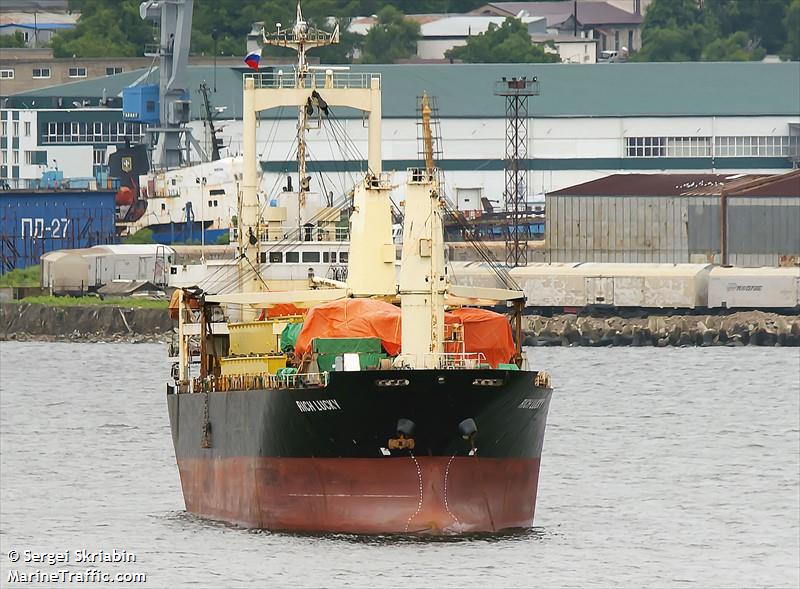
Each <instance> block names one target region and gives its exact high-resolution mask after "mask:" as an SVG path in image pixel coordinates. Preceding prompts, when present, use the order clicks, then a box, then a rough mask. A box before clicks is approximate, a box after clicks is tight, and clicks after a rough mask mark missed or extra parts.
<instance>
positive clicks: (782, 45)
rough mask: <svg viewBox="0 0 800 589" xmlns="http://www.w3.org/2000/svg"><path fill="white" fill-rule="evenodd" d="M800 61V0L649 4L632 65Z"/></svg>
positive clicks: (661, 0) (667, 0) (664, 1)
mask: <svg viewBox="0 0 800 589" xmlns="http://www.w3.org/2000/svg"><path fill="white" fill-rule="evenodd" d="M768 53H769V54H777V55H780V56H781V57H783V58H784V59H794V60H797V59H800V0H653V2H652V3H651V4H650V6H649V7H648V9H647V14H646V15H645V18H644V22H643V23H642V49H641V50H640V51H639V52H638V53H635V54H633V55H632V56H631V59H632V60H633V61H752V60H759V59H763V57H764V56H765V55H766V54H768Z"/></svg>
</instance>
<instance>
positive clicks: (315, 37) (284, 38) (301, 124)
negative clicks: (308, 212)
mask: <svg viewBox="0 0 800 589" xmlns="http://www.w3.org/2000/svg"><path fill="white" fill-rule="evenodd" d="M262 42H263V44H264V45H273V46H275V47H286V48H288V49H293V50H294V51H296V52H297V69H296V71H295V76H294V84H293V87H294V88H305V87H306V79H307V77H308V61H306V51H308V50H309V49H314V48H316V47H324V46H326V45H333V44H335V43H338V42H339V25H338V24H337V25H336V28H335V29H334V30H333V32H331V33H329V32H328V31H323V30H322V29H318V28H316V27H311V26H309V24H308V23H307V22H306V21H305V19H304V18H303V12H302V10H301V9H300V2H298V3H297V15H296V17H295V23H294V26H293V27H292V28H291V29H283V28H281V26H280V24H278V25H277V27H276V31H275V32H273V33H269V34H267V33H262ZM279 84H281V85H282V81H279ZM313 106H314V105H313V103H312V101H311V98H309V99H308V102H307V103H306V104H305V105H303V106H300V107H299V108H298V118H297V176H298V177H297V186H298V198H297V200H298V211H297V224H298V230H299V229H300V225H301V223H302V221H301V218H300V216H301V211H302V210H303V206H304V205H305V202H306V193H307V192H308V189H309V178H308V176H307V174H306V131H307V130H308V117H309V115H310V114H311V113H313ZM309 111H310V112H309Z"/></svg>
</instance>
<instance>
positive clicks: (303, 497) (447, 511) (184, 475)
mask: <svg viewBox="0 0 800 589" xmlns="http://www.w3.org/2000/svg"><path fill="white" fill-rule="evenodd" d="M539 464H540V460H539V458H479V457H464V456H461V457H448V456H421V457H420V456H412V455H409V456H401V457H391V458H389V457H387V458H275V457H230V458H182V459H179V460H178V468H179V470H180V476H181V485H182V487H183V496H184V499H185V502H186V509H187V510H188V511H190V512H192V513H195V514H197V515H200V516H202V517H207V518H210V519H216V520H223V521H227V522H231V523H234V524H238V525H241V526H244V527H249V528H261V529H269V530H285V531H298V532H312V531H313V532H345V533H355V534H387V533H389V534H391V533H399V534H402V533H422V534H452V533H465V532H497V531H500V530H504V529H510V528H525V527H530V526H531V525H532V523H533V515H534V509H535V505H536V492H537V486H538V480H539Z"/></svg>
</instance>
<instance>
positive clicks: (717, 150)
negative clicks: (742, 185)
mask: <svg viewBox="0 0 800 589" xmlns="http://www.w3.org/2000/svg"><path fill="white" fill-rule="evenodd" d="M797 146H798V137H791V136H788V135H756V136H741V137H737V136H722V137H717V138H716V139H715V141H714V155H715V156H717V157H790V156H792V155H793V154H795V153H796V152H797Z"/></svg>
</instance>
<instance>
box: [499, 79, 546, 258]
mask: <svg viewBox="0 0 800 589" xmlns="http://www.w3.org/2000/svg"><path fill="white" fill-rule="evenodd" d="M494 93H495V95H496V96H505V98H506V190H505V201H506V203H505V204H506V215H507V218H508V224H507V228H506V265H507V266H509V267H510V268H516V267H517V266H526V265H527V264H528V231H527V227H526V228H525V229H524V230H523V225H524V223H523V218H524V216H525V213H526V210H527V207H528V203H527V196H528V170H527V161H526V160H527V158H528V98H529V97H531V96H538V95H539V82H538V80H537V79H536V76H533V77H532V78H527V77H524V76H523V77H521V78H510V79H508V78H503V79H502V80H500V81H498V82H496V83H495V89H494Z"/></svg>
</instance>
